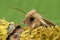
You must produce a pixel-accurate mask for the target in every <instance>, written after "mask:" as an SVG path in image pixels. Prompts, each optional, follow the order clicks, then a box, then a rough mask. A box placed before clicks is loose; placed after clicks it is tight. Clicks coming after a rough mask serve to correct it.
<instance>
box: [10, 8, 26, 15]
mask: <svg viewBox="0 0 60 40" xmlns="http://www.w3.org/2000/svg"><path fill="white" fill-rule="evenodd" d="M9 8H11V7H9ZM12 9H16V10H18V11H20V12H22V13H24V14H26V12H25V11H23V10H21V9H19V8H12Z"/></svg>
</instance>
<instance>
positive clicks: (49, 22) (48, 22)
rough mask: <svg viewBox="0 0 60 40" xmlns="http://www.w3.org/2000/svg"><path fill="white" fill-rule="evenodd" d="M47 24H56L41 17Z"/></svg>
mask: <svg viewBox="0 0 60 40" xmlns="http://www.w3.org/2000/svg"><path fill="white" fill-rule="evenodd" d="M42 19H43V20H44V21H45V22H46V23H47V24H48V25H49V26H56V25H55V24H54V23H53V22H51V21H49V20H47V19H45V18H42Z"/></svg>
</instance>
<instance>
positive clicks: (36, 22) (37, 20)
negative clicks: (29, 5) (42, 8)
mask: <svg viewBox="0 0 60 40" xmlns="http://www.w3.org/2000/svg"><path fill="white" fill-rule="evenodd" d="M13 9H16V10H19V11H21V12H23V13H24V14H26V12H24V11H22V10H20V9H17V8H13ZM23 23H26V24H27V25H28V26H29V27H30V28H32V29H33V28H37V27H40V26H42V27H51V26H53V27H55V26H56V25H55V24H54V23H52V22H50V21H49V20H47V19H45V18H43V17H42V16H41V15H40V13H38V12H37V11H36V10H35V9H32V10H31V11H29V12H28V13H27V14H26V16H25V19H23ZM23 30H24V29H22V28H18V30H17V28H15V30H14V31H13V32H12V33H11V34H10V35H9V36H8V38H7V40H20V39H19V38H20V36H19V35H20V34H21V33H22V32H23Z"/></svg>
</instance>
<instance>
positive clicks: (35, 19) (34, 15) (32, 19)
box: [23, 9, 56, 28]
mask: <svg viewBox="0 0 60 40" xmlns="http://www.w3.org/2000/svg"><path fill="white" fill-rule="evenodd" d="M23 22H24V23H26V24H27V25H29V27H31V28H36V27H39V26H42V27H51V26H56V25H55V24H54V23H52V22H50V21H49V20H47V19H45V18H43V17H42V16H41V15H40V13H38V12H37V11H36V10H35V9H32V10H31V11H29V12H28V13H27V14H26V16H25V19H24V21H23Z"/></svg>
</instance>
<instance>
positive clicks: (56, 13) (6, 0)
mask: <svg viewBox="0 0 60 40" xmlns="http://www.w3.org/2000/svg"><path fill="white" fill-rule="evenodd" d="M9 7H13V8H19V9H22V10H24V11H25V12H26V13H27V12H28V11H30V10H32V9H36V10H37V11H38V12H40V14H41V15H43V17H45V18H47V19H49V20H51V21H53V22H54V23H56V24H57V25H60V0H0V18H3V17H5V19H6V20H7V21H14V22H16V23H20V22H21V21H22V19H24V16H25V15H24V14H23V13H22V12H19V11H18V10H15V9H11V8H9Z"/></svg>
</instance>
